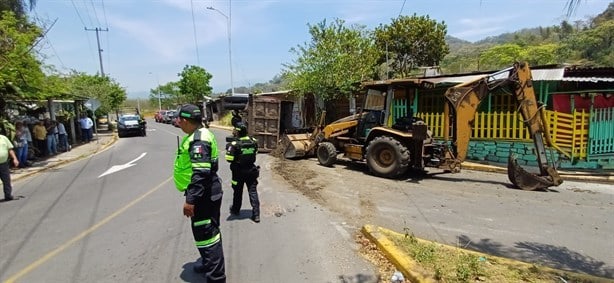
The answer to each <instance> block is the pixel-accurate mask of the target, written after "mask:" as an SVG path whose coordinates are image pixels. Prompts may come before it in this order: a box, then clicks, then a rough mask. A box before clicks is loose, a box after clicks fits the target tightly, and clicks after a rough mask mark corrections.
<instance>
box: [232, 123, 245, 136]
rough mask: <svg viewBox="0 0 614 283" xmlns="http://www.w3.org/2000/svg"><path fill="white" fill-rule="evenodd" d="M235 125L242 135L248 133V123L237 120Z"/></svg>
mask: <svg viewBox="0 0 614 283" xmlns="http://www.w3.org/2000/svg"><path fill="white" fill-rule="evenodd" d="M234 127H235V128H234V130H235V131H237V133H238V134H239V136H240V137H244V136H246V135H247V125H245V123H243V122H237V123H236V124H235V126H234Z"/></svg>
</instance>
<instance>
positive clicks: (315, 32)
mask: <svg viewBox="0 0 614 283" xmlns="http://www.w3.org/2000/svg"><path fill="white" fill-rule="evenodd" d="M308 26H309V33H310V34H311V42H309V43H304V44H303V45H298V46H297V47H295V48H292V49H291V50H290V52H292V53H294V54H295V55H296V56H297V58H296V59H295V60H294V61H293V62H292V63H289V64H284V67H285V73H284V75H283V77H284V78H286V79H287V81H288V86H289V87H290V88H291V89H293V90H295V92H296V93H297V94H298V95H305V94H314V95H315V96H316V97H318V98H320V99H321V100H322V101H328V100H331V99H334V98H336V97H347V96H349V95H351V94H352V93H354V92H355V91H357V89H358V85H357V83H358V82H360V81H363V80H368V79H372V78H373V76H374V74H375V67H374V66H375V64H376V60H377V57H378V52H377V49H376V48H375V45H374V44H373V40H372V39H371V38H370V37H369V34H368V32H367V31H366V29H365V27H364V26H360V25H352V26H350V27H347V26H345V22H344V21H343V20H340V19H336V20H335V21H333V22H331V23H330V24H327V22H326V20H323V21H322V22H320V23H318V24H315V25H311V24H309V25H308Z"/></svg>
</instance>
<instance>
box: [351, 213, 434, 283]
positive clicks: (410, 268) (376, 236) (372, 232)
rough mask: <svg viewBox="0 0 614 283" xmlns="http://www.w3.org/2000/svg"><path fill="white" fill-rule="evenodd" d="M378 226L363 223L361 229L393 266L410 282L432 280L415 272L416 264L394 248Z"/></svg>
mask: <svg viewBox="0 0 614 283" xmlns="http://www.w3.org/2000/svg"><path fill="white" fill-rule="evenodd" d="M380 229H382V228H380V227H376V226H373V225H365V226H363V227H362V229H361V231H362V233H363V235H365V237H367V238H368V239H369V240H371V241H372V242H373V243H375V245H376V246H377V247H378V248H379V249H380V251H381V252H382V253H383V254H384V255H385V256H386V258H388V260H390V262H392V264H394V266H395V267H396V268H397V269H398V270H399V271H401V273H403V276H405V278H407V279H408V280H409V281H410V282H415V283H422V282H434V281H433V280H427V279H426V278H425V277H424V276H423V275H422V274H420V273H418V272H415V271H414V270H416V269H417V266H418V264H417V263H416V262H415V261H414V260H413V259H411V258H410V257H408V256H406V255H405V253H403V252H402V251H400V250H399V249H397V248H396V246H395V245H394V244H393V243H392V241H391V240H390V239H388V238H387V237H386V236H384V235H383V234H382V233H380Z"/></svg>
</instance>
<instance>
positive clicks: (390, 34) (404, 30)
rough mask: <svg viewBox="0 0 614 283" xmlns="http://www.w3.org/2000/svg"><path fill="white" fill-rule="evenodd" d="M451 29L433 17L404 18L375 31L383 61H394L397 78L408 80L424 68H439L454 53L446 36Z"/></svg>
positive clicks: (395, 19)
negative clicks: (447, 55)
mask: <svg viewBox="0 0 614 283" xmlns="http://www.w3.org/2000/svg"><path fill="white" fill-rule="evenodd" d="M446 33H447V26H446V24H445V23H444V22H441V23H438V22H437V21H435V20H432V19H430V18H429V16H417V15H416V14H414V15H413V16H411V17H410V16H400V17H398V18H394V19H392V23H391V24H390V25H380V26H379V27H378V28H376V29H375V42H376V44H377V46H378V48H379V49H380V50H383V51H386V50H387V51H388V54H389V55H388V56H387V57H386V54H385V53H383V57H381V58H380V62H384V63H385V62H386V58H388V60H391V61H392V62H391V67H392V70H393V73H394V74H393V77H407V76H409V75H410V73H411V71H412V69H414V68H415V67H420V66H437V65H439V63H440V62H441V60H442V59H443V58H444V56H446V54H448V53H449V52H450V50H449V48H448V45H447V43H446V40H445V37H446Z"/></svg>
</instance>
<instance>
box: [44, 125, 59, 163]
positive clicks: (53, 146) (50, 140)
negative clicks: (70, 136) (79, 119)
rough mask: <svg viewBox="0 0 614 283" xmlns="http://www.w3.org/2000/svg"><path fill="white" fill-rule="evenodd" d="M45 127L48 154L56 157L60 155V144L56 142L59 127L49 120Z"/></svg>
mask: <svg viewBox="0 0 614 283" xmlns="http://www.w3.org/2000/svg"><path fill="white" fill-rule="evenodd" d="M45 127H46V128H47V154H49V155H56V154H58V143H57V140H56V135H57V134H58V127H56V123H55V121H53V120H47V121H46V123H45Z"/></svg>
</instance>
